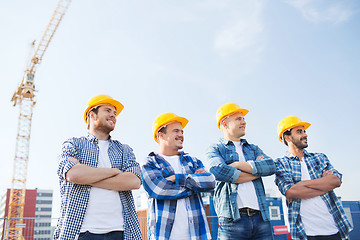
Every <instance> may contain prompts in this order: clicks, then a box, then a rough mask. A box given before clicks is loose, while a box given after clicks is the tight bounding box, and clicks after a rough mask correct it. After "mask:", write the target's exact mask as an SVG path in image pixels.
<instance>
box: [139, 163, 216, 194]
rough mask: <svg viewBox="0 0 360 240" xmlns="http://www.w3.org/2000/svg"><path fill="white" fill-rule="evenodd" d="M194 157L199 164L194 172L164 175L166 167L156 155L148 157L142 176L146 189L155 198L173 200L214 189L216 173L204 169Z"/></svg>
mask: <svg viewBox="0 0 360 240" xmlns="http://www.w3.org/2000/svg"><path fill="white" fill-rule="evenodd" d="M192 159H193V161H194V162H196V165H197V166H198V168H196V169H194V173H184V174H175V175H170V176H168V177H164V175H163V171H164V169H162V167H161V166H160V165H159V164H158V163H157V162H156V160H155V157H148V161H147V163H146V164H144V166H143V167H142V177H143V186H144V189H145V190H146V192H147V193H148V194H149V196H150V197H152V198H155V199H162V200H173V199H181V198H185V197H189V196H191V195H194V194H197V193H198V192H207V191H211V190H213V189H214V187H215V177H214V175H213V174H211V173H208V172H206V171H205V170H204V169H203V168H204V166H203V164H202V163H201V161H200V160H198V159H196V158H192Z"/></svg>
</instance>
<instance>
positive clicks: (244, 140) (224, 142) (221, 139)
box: [220, 138, 247, 145]
mask: <svg viewBox="0 0 360 240" xmlns="http://www.w3.org/2000/svg"><path fill="white" fill-rule="evenodd" d="M240 142H241V145H244V144H247V141H246V139H242V138H241V139H240ZM220 143H222V144H224V145H235V144H234V142H233V141H231V140H227V139H225V138H220Z"/></svg>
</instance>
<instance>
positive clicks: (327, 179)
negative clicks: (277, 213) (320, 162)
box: [285, 170, 341, 203]
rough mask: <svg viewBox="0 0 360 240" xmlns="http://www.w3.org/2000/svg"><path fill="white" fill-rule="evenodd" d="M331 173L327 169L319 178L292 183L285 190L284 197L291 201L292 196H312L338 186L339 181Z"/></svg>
mask: <svg viewBox="0 0 360 240" xmlns="http://www.w3.org/2000/svg"><path fill="white" fill-rule="evenodd" d="M333 173H334V172H333V171H332V170H327V171H325V172H324V173H323V175H322V177H321V178H317V179H313V180H305V181H300V182H298V183H296V184H294V185H293V186H292V187H290V188H289V190H287V191H286V192H285V196H286V199H287V200H288V202H289V203H291V202H292V200H293V199H294V198H298V199H305V198H313V197H317V196H320V195H322V194H324V193H327V192H329V191H331V190H333V189H335V188H337V187H340V186H341V181H340V179H339V178H338V177H337V176H335V175H333Z"/></svg>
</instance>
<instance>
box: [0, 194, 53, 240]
mask: <svg viewBox="0 0 360 240" xmlns="http://www.w3.org/2000/svg"><path fill="white" fill-rule="evenodd" d="M9 197H10V189H7V191H6V192H5V193H4V194H2V196H0V220H1V221H0V231H1V236H2V239H4V236H5V235H6V232H5V231H6V225H7V221H6V218H7V216H8V213H7V212H8V204H9ZM52 198H53V191H52V190H40V189H27V190H26V193H25V205H24V216H23V224H21V226H20V227H21V228H22V232H23V236H24V238H25V239H26V240H51V239H52V236H51V234H52V227H51V211H52Z"/></svg>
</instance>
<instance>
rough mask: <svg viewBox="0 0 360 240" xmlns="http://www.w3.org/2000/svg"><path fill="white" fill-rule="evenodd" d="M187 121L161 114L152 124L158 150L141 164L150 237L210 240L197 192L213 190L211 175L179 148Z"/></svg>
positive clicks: (201, 164)
mask: <svg viewBox="0 0 360 240" xmlns="http://www.w3.org/2000/svg"><path fill="white" fill-rule="evenodd" d="M187 123H188V120H187V119H186V118H183V117H179V116H177V115H175V114H173V113H164V114H161V115H159V116H158V117H157V118H156V119H155V121H154V124H153V133H154V139H155V141H156V142H157V143H159V152H157V153H156V152H151V153H150V154H149V155H148V157H147V161H146V163H145V164H144V166H143V167H142V174H143V185H144V188H145V190H146V192H147V193H148V195H149V212H148V235H149V239H150V240H155V239H156V240H159V239H171V240H189V239H191V240H197V239H199V240H200V239H203V240H208V239H211V235H210V231H209V226H208V222H207V219H206V213H205V209H204V205H203V203H202V200H201V196H200V192H207V191H211V190H213V189H214V187H215V177H214V175H212V174H211V173H208V172H206V171H205V170H204V165H203V163H202V162H201V161H200V160H198V159H196V158H194V157H191V156H190V155H189V154H187V153H184V152H182V151H180V150H181V149H182V148H183V142H184V132H183V128H184V127H185V126H186V124H187Z"/></svg>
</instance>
